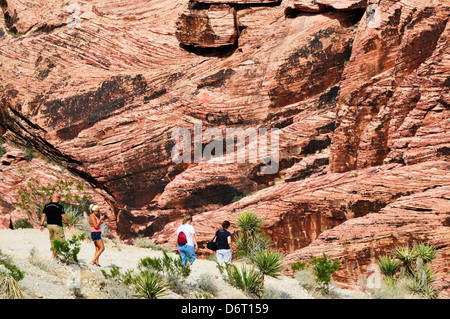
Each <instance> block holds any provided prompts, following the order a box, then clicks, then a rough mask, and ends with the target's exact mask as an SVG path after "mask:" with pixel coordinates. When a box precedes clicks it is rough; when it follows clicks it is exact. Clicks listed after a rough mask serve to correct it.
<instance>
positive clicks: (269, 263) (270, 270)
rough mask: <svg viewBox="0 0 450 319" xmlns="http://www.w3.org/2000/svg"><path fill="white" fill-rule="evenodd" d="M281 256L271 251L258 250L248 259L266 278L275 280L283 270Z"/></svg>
mask: <svg viewBox="0 0 450 319" xmlns="http://www.w3.org/2000/svg"><path fill="white" fill-rule="evenodd" d="M283 258H284V256H283V254H282V253H280V252H278V251H275V250H273V249H266V250H264V249H260V250H258V251H257V252H256V253H254V254H253V255H252V256H251V257H250V259H251V261H252V262H253V263H254V264H255V265H256V266H257V267H258V268H259V270H260V271H261V272H262V273H263V274H264V275H266V276H271V277H275V278H277V277H278V276H280V274H281V272H282V271H283V268H284V263H283Z"/></svg>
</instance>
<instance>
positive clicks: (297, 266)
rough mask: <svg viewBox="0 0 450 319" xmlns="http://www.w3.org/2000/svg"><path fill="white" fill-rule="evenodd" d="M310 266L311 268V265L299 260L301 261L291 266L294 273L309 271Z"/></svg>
mask: <svg viewBox="0 0 450 319" xmlns="http://www.w3.org/2000/svg"><path fill="white" fill-rule="evenodd" d="M310 266H311V265H310V263H308V262H305V261H300V260H299V261H297V262H295V263H293V264H291V269H292V270H294V271H302V270H307V269H308V268H309V267H310Z"/></svg>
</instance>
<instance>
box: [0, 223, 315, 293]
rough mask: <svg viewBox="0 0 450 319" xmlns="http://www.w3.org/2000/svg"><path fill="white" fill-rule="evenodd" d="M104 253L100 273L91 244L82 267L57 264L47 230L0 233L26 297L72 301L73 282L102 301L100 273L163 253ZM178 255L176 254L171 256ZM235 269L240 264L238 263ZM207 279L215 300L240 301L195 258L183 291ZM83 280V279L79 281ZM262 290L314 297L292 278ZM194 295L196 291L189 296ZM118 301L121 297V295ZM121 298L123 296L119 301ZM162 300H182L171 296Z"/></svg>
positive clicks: (119, 248)
mask: <svg viewBox="0 0 450 319" xmlns="http://www.w3.org/2000/svg"><path fill="white" fill-rule="evenodd" d="M65 233H66V238H69V237H71V236H72V234H73V232H72V231H71V230H68V229H65ZM105 247H106V250H105V252H104V253H103V254H102V256H101V257H100V264H101V265H102V267H101V268H99V267H96V266H92V265H90V264H89V263H90V261H91V260H92V257H93V254H94V246H93V243H92V241H91V240H90V239H85V240H84V241H83V242H82V245H81V251H80V253H79V255H78V259H79V261H80V267H74V266H65V265H63V264H61V263H60V262H58V261H56V260H51V258H50V257H51V252H50V242H49V238H48V231H47V229H45V230H44V231H43V232H41V231H40V230H39V229H18V230H10V229H3V230H0V250H1V252H2V253H3V254H6V255H9V256H11V257H12V259H13V261H14V263H15V264H16V265H17V266H18V267H19V268H20V269H21V270H22V271H24V272H25V278H24V279H23V280H21V281H20V282H19V286H20V287H21V289H22V290H23V292H24V295H25V297H26V298H52V299H68V298H74V294H73V291H72V290H71V289H69V287H70V286H71V283H72V282H73V281H74V280H75V281H76V280H78V282H81V288H82V293H83V296H84V297H85V298H105V295H103V294H102V293H101V291H102V290H101V289H100V287H101V286H102V285H103V284H102V282H104V281H105V279H104V276H103V274H102V273H101V271H100V269H103V270H105V271H107V272H109V270H110V269H111V267H112V266H113V265H116V266H118V267H120V270H121V271H125V270H127V269H136V267H137V264H138V261H139V260H140V259H141V258H144V257H161V256H162V252H161V251H159V250H152V249H148V248H138V247H135V246H131V245H124V244H120V243H117V241H112V240H108V239H105ZM169 255H171V256H177V255H176V254H175V253H173V252H172V253H169ZM236 264H237V265H238V266H239V262H236ZM207 274H209V275H210V276H211V277H213V278H212V281H213V284H214V285H215V286H217V287H218V290H219V292H218V294H217V296H216V298H231V299H240V298H246V296H245V295H244V294H243V293H242V292H241V291H240V290H237V289H235V288H233V287H231V286H229V285H228V284H227V283H225V282H224V281H223V279H222V278H221V276H219V278H217V279H215V278H214V275H215V274H216V263H215V262H214V261H211V260H205V259H197V260H196V261H195V262H194V263H193V265H192V272H191V274H190V275H189V277H188V278H187V280H186V284H187V285H186V287H188V289H189V287H190V288H191V290H195V287H196V286H198V284H196V283H198V280H199V279H200V278H201V277H203V276H207ZM80 278H81V279H80ZM266 289H269V290H270V291H271V293H270V297H271V298H293V299H310V298H312V297H311V296H310V295H309V294H308V293H307V292H306V291H305V290H304V289H303V288H302V287H301V286H299V284H298V281H297V280H296V279H294V278H291V277H287V276H281V277H279V278H278V279H275V278H271V277H266ZM192 296H194V291H192V294H191V295H190V297H192ZM119 297H120V296H119ZM122 297H123V296H122ZM165 298H180V296H179V295H176V294H174V293H172V294H169V295H168V296H166V297H165Z"/></svg>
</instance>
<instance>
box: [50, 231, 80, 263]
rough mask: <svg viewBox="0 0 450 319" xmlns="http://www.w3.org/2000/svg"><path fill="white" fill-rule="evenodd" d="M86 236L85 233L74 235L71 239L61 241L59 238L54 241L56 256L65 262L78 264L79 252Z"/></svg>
mask: <svg viewBox="0 0 450 319" xmlns="http://www.w3.org/2000/svg"><path fill="white" fill-rule="evenodd" d="M84 238H85V234H84V233H83V234H81V235H78V236H77V235H73V236H72V238H71V239H68V240H66V241H65V242H61V241H59V240H57V239H55V240H54V241H53V246H54V249H55V256H56V258H58V259H59V260H60V261H62V262H63V263H65V264H73V263H75V264H78V263H79V261H78V253H79V252H80V249H81V241H82V240H83V239H84Z"/></svg>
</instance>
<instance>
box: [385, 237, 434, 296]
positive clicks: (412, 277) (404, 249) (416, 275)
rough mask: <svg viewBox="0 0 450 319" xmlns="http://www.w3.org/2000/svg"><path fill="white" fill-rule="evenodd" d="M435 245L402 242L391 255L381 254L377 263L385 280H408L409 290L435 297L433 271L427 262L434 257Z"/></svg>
mask: <svg viewBox="0 0 450 319" xmlns="http://www.w3.org/2000/svg"><path fill="white" fill-rule="evenodd" d="M436 255H437V250H436V247H434V246H431V245H426V244H423V243H414V244H413V245H412V246H410V245H409V244H404V245H401V246H396V247H394V248H393V250H392V252H391V256H381V257H380V258H379V259H378V262H377V264H378V265H379V267H380V270H381V272H382V273H383V274H384V275H385V282H386V283H389V284H391V285H396V283H397V281H399V280H403V281H406V282H408V283H409V284H408V287H409V290H410V291H411V292H413V293H414V294H417V295H419V296H422V297H426V298H435V297H436V296H437V293H438V292H437V291H436V289H435V288H434V287H433V285H432V284H433V282H434V281H435V279H434V275H433V271H432V268H431V266H430V265H428V263H429V262H430V261H432V260H433V259H435V258H436Z"/></svg>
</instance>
